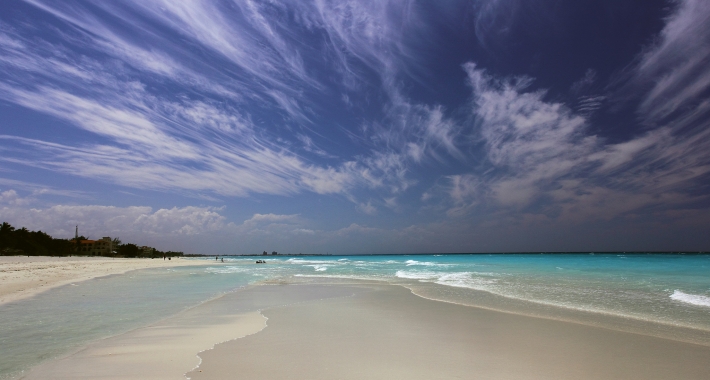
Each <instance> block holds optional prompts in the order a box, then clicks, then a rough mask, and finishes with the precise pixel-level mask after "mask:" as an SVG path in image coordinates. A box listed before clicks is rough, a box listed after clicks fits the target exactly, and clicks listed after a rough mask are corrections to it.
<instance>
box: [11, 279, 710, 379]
mask: <svg viewBox="0 0 710 380" xmlns="http://www.w3.org/2000/svg"><path fill="white" fill-rule="evenodd" d="M210 340H212V342H210ZM221 341H225V342H221ZM220 342H221V343H220ZM215 343H216V345H215V346H214V348H212V345H213V344H215ZM198 356H199V358H198ZM708 359H710V347H707V346H701V345H695V344H690V343H683V342H677V341H672V340H667V339H661V338H655V337H649V336H644V335H640V334H631V333H625V332H620V331H614V330H608V329H603V328H598V327H592V326H585V325H580V324H575V323H568V322H561V321H555V320H549V319H542V318H534V317H528V316H520V315H515V314H510V313H501V312H495V311H490V310H484V309H480V308H475V307H469V306H462V305H455V304H450V303H443V302H437V301H432V300H427V299H423V298H421V297H417V296H415V295H413V294H412V293H411V292H410V291H409V290H408V289H405V288H403V287H400V286H395V285H381V284H373V283H364V282H362V283H359V282H355V283H352V282H351V283H347V284H346V283H342V282H336V283H329V282H324V283H323V282H321V283H319V284H290V285H262V286H254V287H250V288H248V289H244V290H241V291H238V292H234V293H231V294H229V295H225V296H224V297H221V298H220V299H218V300H214V301H211V302H210V303H208V304H206V305H202V306H200V307H196V308H194V309H191V310H189V311H187V312H184V313H181V314H180V315H178V316H176V317H173V318H169V319H167V320H164V321H162V322H160V323H158V324H155V325H153V326H150V327H146V328H141V329H137V330H135V331H132V332H129V333H127V334H123V335H121V336H117V337H113V338H109V339H105V340H102V341H100V342H97V343H94V344H91V345H89V346H88V347H86V348H85V349H83V350H81V351H79V352H77V353H75V354H73V355H70V356H68V357H66V358H63V359H61V360H56V361H52V362H48V363H46V364H44V365H41V366H39V367H37V368H35V369H34V370H33V371H31V372H30V373H29V374H28V375H27V376H25V377H23V379H95V378H102V379H135V378H155V379H179V378H181V377H182V374H183V373H185V376H186V377H187V378H190V379H195V380H200V379H226V378H249V379H286V378H290V379H334V378H338V379H365V378H367V379H431V378H440V379H456V378H481V379H572V378H574V379H670V378H679V379H707V378H708V369H707V367H706V365H707V362H708Z"/></svg>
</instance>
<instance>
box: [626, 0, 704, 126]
mask: <svg viewBox="0 0 710 380" xmlns="http://www.w3.org/2000/svg"><path fill="white" fill-rule="evenodd" d="M675 3H676V4H677V5H676V9H675V10H674V12H673V13H672V14H671V15H670V16H669V17H668V19H667V21H666V25H665V27H664V28H663V30H662V31H661V33H660V36H659V38H658V39H657V42H656V43H654V44H653V45H651V46H650V47H649V48H648V49H647V51H646V52H645V53H644V54H643V55H641V57H640V62H639V64H638V66H637V67H636V68H635V71H634V83H635V84H636V85H643V86H649V87H650V91H649V92H648V93H647V95H646V96H645V98H644V100H643V102H642V103H641V105H640V107H639V113H640V114H641V115H642V117H643V118H644V119H646V120H648V121H654V120H658V119H662V118H664V117H666V116H669V115H671V114H672V113H673V112H675V111H676V110H679V109H682V107H684V106H688V105H690V104H692V103H693V102H694V101H696V100H697V98H698V96H699V95H701V94H703V93H704V92H706V91H707V90H708V89H709V88H710V70H708V61H709V60H710V3H708V2H707V1H704V0H679V1H677V2H675Z"/></svg>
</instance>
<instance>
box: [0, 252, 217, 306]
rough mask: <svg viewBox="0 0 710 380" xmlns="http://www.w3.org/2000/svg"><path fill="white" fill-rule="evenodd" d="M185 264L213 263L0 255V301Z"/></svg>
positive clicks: (177, 260) (208, 262) (174, 260)
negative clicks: (79, 282) (90, 280)
mask: <svg viewBox="0 0 710 380" xmlns="http://www.w3.org/2000/svg"><path fill="white" fill-rule="evenodd" d="M186 265H215V263H214V262H211V261H208V260H188V259H183V258H173V259H172V260H163V259H162V258H161V259H123V258H110V257H84V256H73V257H50V256H0V304H2V303H5V302H12V301H17V300H20V299H23V298H28V297H31V296H33V295H35V294H37V293H40V292H44V291H46V290H48V289H51V288H55V287H57V286H62V285H66V284H70V283H73V282H78V281H85V280H89V279H92V278H96V277H103V276H108V275H112V274H120V273H125V272H128V271H132V270H136V269H146V268H160V267H172V266H186Z"/></svg>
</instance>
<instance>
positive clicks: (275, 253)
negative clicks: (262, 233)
mask: <svg viewBox="0 0 710 380" xmlns="http://www.w3.org/2000/svg"><path fill="white" fill-rule="evenodd" d="M271 254H272V255H278V254H279V253H278V252H276V251H273V252H271Z"/></svg>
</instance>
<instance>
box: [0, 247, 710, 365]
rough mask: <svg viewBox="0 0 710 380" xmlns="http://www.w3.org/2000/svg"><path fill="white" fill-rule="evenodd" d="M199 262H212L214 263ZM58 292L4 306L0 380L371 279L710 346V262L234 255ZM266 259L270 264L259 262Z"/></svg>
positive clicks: (692, 258)
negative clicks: (309, 290) (216, 316)
mask: <svg viewBox="0 0 710 380" xmlns="http://www.w3.org/2000/svg"><path fill="white" fill-rule="evenodd" d="M193 260H196V261H197V260H200V261H203V260H208V261H214V257H212V258H195V259H193ZM224 260H225V262H224V263H221V262H219V263H217V262H215V264H214V265H208V266H188V267H176V268H170V269H145V270H138V271H133V272H129V273H127V274H123V275H114V276H108V277H104V278H99V279H94V280H89V281H84V282H79V283H76V284H70V285H67V286H63V287H59V288H55V289H51V290H49V291H46V292H44V293H41V294H38V295H37V296H35V297H32V298H29V299H24V300H20V301H16V302H11V303H7V304H4V305H0V347H2V351H1V352H0V379H10V378H15V377H17V376H19V375H20V374H21V373H22V371H24V370H26V369H28V368H30V367H32V366H34V365H36V364H38V363H40V362H42V361H44V360H48V359H51V358H56V357H60V356H62V355H66V354H68V353H71V352H72V351H75V350H77V349H80V348H81V347H83V346H85V345H86V344H87V343H89V342H91V341H95V340H98V339H102V338H105V337H108V336H113V335H117V334H121V333H124V332H126V331H130V330H132V329H135V328H138V327H141V326H146V325H149V324H151V323H154V322H156V321H158V320H160V319H163V318H166V317H168V316H171V315H174V314H176V313H179V312H180V311H182V310H185V309H187V308H190V307H195V306H199V305H200V304H201V303H204V302H208V301H210V300H212V299H215V298H218V297H219V296H220V295H222V294H225V293H227V292H232V291H235V290H238V289H240V288H243V287H245V286H249V285H252V284H258V283H261V282H264V281H275V280H279V281H287V282H319V281H340V282H343V281H353V280H369V281H380V282H387V283H392V284H397V285H401V286H404V287H407V288H409V289H411V291H412V292H413V293H414V294H417V295H420V296H422V297H425V298H430V299H435V300H440V301H445V302H455V303H460V304H464V305H471V306H479V307H485V308H489V309H494V310H501V311H506V312H514V313H520V314H526V315H532V316H540V317H545V318H555V319H561V320H568V321H572V322H577V323H586V324H592V325H600V326H604V327H608V328H614V329H619V330H624V331H630V332H637V333H643V334H650V335H656V336H662V337H667V338H671V339H677V340H683V341H690V342H694V343H698V344H704V345H710V255H695V254H688V255H683V254H657V253H654V254H609V253H604V254H595V253H589V254H490V255H489V254H475V255H459V254H456V255H454V254H451V255H447V254H442V255H377V256H370V255H353V256H301V257H284V256H264V257H225V258H224ZM255 260H265V261H266V264H255Z"/></svg>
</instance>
